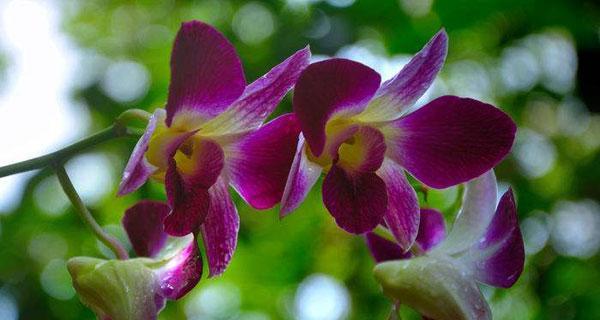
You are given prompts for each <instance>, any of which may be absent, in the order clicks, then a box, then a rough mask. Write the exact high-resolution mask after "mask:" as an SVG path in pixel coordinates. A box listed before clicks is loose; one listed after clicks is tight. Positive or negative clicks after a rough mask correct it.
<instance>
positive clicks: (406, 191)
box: [378, 159, 420, 251]
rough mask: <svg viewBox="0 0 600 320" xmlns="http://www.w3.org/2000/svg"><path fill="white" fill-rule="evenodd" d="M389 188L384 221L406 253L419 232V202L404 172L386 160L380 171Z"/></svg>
mask: <svg viewBox="0 0 600 320" xmlns="http://www.w3.org/2000/svg"><path fill="white" fill-rule="evenodd" d="M378 174H379V176H380V177H381V179H383V181H384V182H385V186H386V188H387V191H386V192H387V198H388V206H387V211H386V213H385V215H384V221H385V223H386V224H387V226H388V228H389V229H390V231H391V232H392V234H393V235H394V237H395V238H396V240H398V243H399V244H400V246H401V247H402V248H403V249H404V251H408V250H409V249H410V247H411V246H412V244H413V242H414V241H415V239H416V238H417V234H418V231H419V217H420V214H419V200H418V199H417V194H416V192H415V190H414V189H413V187H412V186H411V185H410V183H409V182H408V180H406V176H405V175H404V170H402V168H401V167H400V166H399V165H397V164H396V163H394V162H393V161H391V160H389V159H386V160H384V162H383V165H382V166H381V168H380V169H379V171H378Z"/></svg>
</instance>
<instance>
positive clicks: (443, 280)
mask: <svg viewBox="0 0 600 320" xmlns="http://www.w3.org/2000/svg"><path fill="white" fill-rule="evenodd" d="M463 269H464V270H466V269H465V268H461V266H460V265H459V264H458V263H456V262H455V261H452V260H450V259H449V258H444V257H436V256H421V257H416V258H413V259H410V260H394V261H388V262H383V263H380V264H378V265H377V266H375V269H374V273H375V277H376V278H377V281H379V283H380V284H381V286H382V288H383V292H384V294H385V295H387V296H388V297H390V298H392V299H394V300H396V301H399V302H400V303H403V304H406V305H408V306H410V307H412V308H414V309H415V310H417V311H418V312H420V313H421V314H422V315H423V316H425V317H428V318H432V319H436V320H460V319H469V320H471V319H477V320H481V319H491V311H490V309H489V306H488V304H487V303H486V301H485V299H484V297H483V295H482V294H481V292H480V291H479V287H478V286H477V284H476V282H475V281H474V280H473V279H472V277H471V276H470V275H469V274H468V273H467V271H464V270H463Z"/></svg>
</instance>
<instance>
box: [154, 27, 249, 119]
mask: <svg viewBox="0 0 600 320" xmlns="http://www.w3.org/2000/svg"><path fill="white" fill-rule="evenodd" d="M245 87H246V80H245V78H244V71H243V69H242V63H241V62H240V59H239V57H238V56H237V53H236V52H235V49H234V48H233V46H232V45H231V43H230V42H229V41H228V40H227V39H226V38H225V37H224V36H223V35H222V34H221V33H219V32H218V31H217V30H216V29H214V28H213V27H211V26H209V25H207V24H205V23H202V22H200V21H190V22H185V23H183V24H182V25H181V28H180V29H179V32H178V33H177V37H176V38H175V43H174V44H173V52H172V53H171V83H170V85H169V98H168V100H167V107H166V109H167V119H166V121H167V125H168V126H170V125H171V123H172V121H173V119H174V118H175V115H176V114H178V113H182V112H183V113H182V115H184V116H189V113H188V112H191V114H193V115H195V116H199V117H201V118H203V119H204V120H206V119H209V118H212V117H214V116H216V115H217V114H219V113H221V112H222V111H223V110H225V108H226V107H227V106H229V105H230V104H231V103H232V102H234V101H235V100H236V99H237V98H238V97H239V96H240V95H241V94H242V92H243V91H244V88H245Z"/></svg>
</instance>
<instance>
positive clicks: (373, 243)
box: [365, 232, 412, 263]
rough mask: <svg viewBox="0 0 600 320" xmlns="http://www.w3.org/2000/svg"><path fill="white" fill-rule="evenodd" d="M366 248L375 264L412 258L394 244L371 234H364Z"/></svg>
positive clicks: (408, 253)
mask: <svg viewBox="0 0 600 320" xmlns="http://www.w3.org/2000/svg"><path fill="white" fill-rule="evenodd" d="M365 241H366V242H367V247H368V248H369V251H370V252H371V255H372V256H373V259H375V262H377V263H379V262H384V261H390V260H399V259H408V258H410V257H412V254H411V253H410V252H406V253H405V252H404V250H403V249H402V247H400V245H398V244H397V243H395V242H392V241H390V240H388V239H385V238H384V237H382V236H379V235H377V234H375V233H373V232H367V233H366V234H365Z"/></svg>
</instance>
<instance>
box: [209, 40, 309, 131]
mask: <svg viewBox="0 0 600 320" xmlns="http://www.w3.org/2000/svg"><path fill="white" fill-rule="evenodd" d="M309 59H310V50H309V48H308V47H306V48H304V49H302V50H299V51H298V52H296V53H295V54H293V55H292V56H291V57H289V58H287V59H286V60H285V61H283V62H282V63H280V64H279V65H278V66H276V67H274V68H273V69H271V71H269V73H267V74H266V75H264V76H263V77H262V78H260V79H258V80H256V81H254V82H253V83H252V84H250V85H249V86H248V87H246V90H245V91H244V94H243V95H242V96H241V97H240V98H239V99H238V100H237V101H236V102H234V103H233V104H232V105H231V107H230V108H228V109H227V110H226V111H225V112H223V113H222V114H221V115H219V116H217V117H215V118H214V119H212V120H210V121H209V122H207V123H206V124H205V125H204V126H203V131H207V130H208V131H210V132H214V133H212V134H215V135H217V134H219V133H222V132H223V131H225V129H226V131H227V133H228V134H231V133H235V132H244V131H248V130H251V129H254V128H257V127H259V126H260V125H262V123H263V121H264V120H265V119H266V118H267V116H269V114H271V113H272V112H273V110H275V108H276V107H277V104H279V102H280V101H281V99H282V98H283V96H284V95H285V94H286V93H287V92H288V91H289V90H290V89H291V88H292V87H293V86H294V84H295V83H296V81H297V80H298V77H299V76H300V72H302V70H304V68H306V66H307V65H308V61H309Z"/></svg>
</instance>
